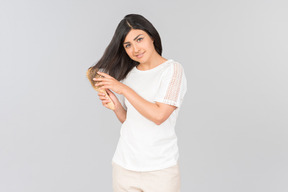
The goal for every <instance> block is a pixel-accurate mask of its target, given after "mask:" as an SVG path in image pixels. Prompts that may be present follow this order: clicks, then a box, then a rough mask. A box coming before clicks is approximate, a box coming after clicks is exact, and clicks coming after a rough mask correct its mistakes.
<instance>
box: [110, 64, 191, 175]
mask: <svg viewBox="0 0 288 192" xmlns="http://www.w3.org/2000/svg"><path fill="white" fill-rule="evenodd" d="M122 82H123V83H124V84H126V85H127V86H129V87H130V88H132V89H133V90H134V91H135V92H136V93H137V94H139V95H140V96H141V97H143V98H144V99H146V100H147V101H150V102H156V101H157V102H161V103H166V104H169V105H173V106H176V107H177V108H176V109H175V110H174V111H173V113H172V114H171V115H170V116H169V118H168V119H167V120H166V121H165V122H163V123H162V124H161V125H156V124H155V123H154V122H152V121H151V120H149V119H147V118H145V117H144V116H142V115H141V114H140V113H139V112H138V111H137V110H136V109H135V108H134V107H133V106H132V105H131V104H130V103H129V101H128V100H127V99H126V98H124V97H123V98H124V102H123V101H121V99H120V101H121V102H122V105H123V107H124V108H125V109H127V115H126V120H125V122H124V123H123V124H122V126H121V131H120V138H119V141H118V145H117V149H116V151H115V154H114V157H113V160H112V161H113V162H114V163H116V164H118V165H120V166H122V167H123V168H125V169H128V170H133V171H154V170H160V169H165V168H167V167H170V166H173V165H176V164H177V161H178V157H179V152H178V145H177V136H176V134H175V129H174V128H175V124H176V119H177V116H178V112H179V109H180V106H181V103H182V101H183V98H184V95H185V93H186V90H187V81H186V77H185V74H184V70H183V67H182V65H181V64H179V63H177V62H175V61H173V60H171V59H170V60H168V61H166V62H164V63H162V64H160V65H158V66H157V67H155V68H153V69H150V70H146V71H141V70H139V69H137V68H136V67H134V68H133V69H132V70H131V71H130V72H129V74H128V75H127V76H126V78H125V79H124V80H123V81H122Z"/></svg>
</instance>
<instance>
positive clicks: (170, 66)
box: [163, 59, 184, 71]
mask: <svg viewBox="0 0 288 192" xmlns="http://www.w3.org/2000/svg"><path fill="white" fill-rule="evenodd" d="M165 64H166V65H165V66H163V67H164V69H165V71H183V70H184V68H183V66H182V64H181V63H179V62H178V61H175V60H173V59H169V60H167V62H166V63H165Z"/></svg>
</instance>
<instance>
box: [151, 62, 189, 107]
mask: <svg viewBox="0 0 288 192" xmlns="http://www.w3.org/2000/svg"><path fill="white" fill-rule="evenodd" d="M186 91H187V80H186V77H185V74H184V69H183V67H182V65H181V64H180V63H177V62H173V63H172V64H171V65H170V66H169V67H168V68H167V69H166V70H165V71H164V72H163V75H162V78H161V82H160V87H159V89H158V91H157V93H156V95H155V99H154V101H155V102H161V103H165V104H168V105H173V106H176V107H180V106H181V104H182V101H183V99H184V96H185V94H186Z"/></svg>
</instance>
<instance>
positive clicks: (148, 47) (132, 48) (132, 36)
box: [123, 29, 157, 63]
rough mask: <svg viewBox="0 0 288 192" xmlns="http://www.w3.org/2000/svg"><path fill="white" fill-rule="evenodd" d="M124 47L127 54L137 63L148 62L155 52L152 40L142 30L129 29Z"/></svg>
mask: <svg viewBox="0 0 288 192" xmlns="http://www.w3.org/2000/svg"><path fill="white" fill-rule="evenodd" d="M123 46H124V49H125V51H126V53H127V54H128V56H129V57H130V58H131V59H132V60H134V61H137V62H139V63H146V62H149V61H150V60H151V59H152V57H153V55H154V54H155V53H157V52H156V50H155V47H154V44H153V40H152V39H151V37H150V36H149V35H148V34H147V33H146V32H145V31H143V30H139V29H131V31H130V32H129V33H128V34H127V36H126V38H125V40H124V43H123Z"/></svg>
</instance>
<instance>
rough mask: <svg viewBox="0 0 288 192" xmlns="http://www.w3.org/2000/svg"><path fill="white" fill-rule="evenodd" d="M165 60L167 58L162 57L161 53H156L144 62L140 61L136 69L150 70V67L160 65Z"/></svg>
mask: <svg viewBox="0 0 288 192" xmlns="http://www.w3.org/2000/svg"><path fill="white" fill-rule="evenodd" d="M165 61H167V59H165V58H164V57H162V56H161V55H159V54H158V53H157V55H155V56H154V57H153V58H151V59H150V60H149V61H147V62H145V63H140V64H139V65H138V66H137V69H139V70H142V71H146V70H150V69H153V68H155V67H157V66H158V65H161V64H162V63H164V62H165Z"/></svg>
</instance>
